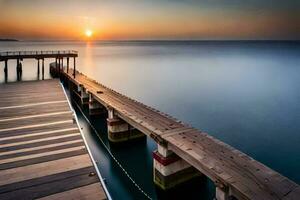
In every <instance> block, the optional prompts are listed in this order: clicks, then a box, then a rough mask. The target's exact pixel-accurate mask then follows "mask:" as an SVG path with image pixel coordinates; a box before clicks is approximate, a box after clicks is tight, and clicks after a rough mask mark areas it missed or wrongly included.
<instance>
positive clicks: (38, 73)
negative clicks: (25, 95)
mask: <svg viewBox="0 0 300 200" xmlns="http://www.w3.org/2000/svg"><path fill="white" fill-rule="evenodd" d="M37 60H38V65H37V77H38V79H40V59H39V58H38V59H37Z"/></svg>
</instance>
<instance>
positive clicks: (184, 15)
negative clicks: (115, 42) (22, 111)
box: [0, 0, 300, 39]
mask: <svg viewBox="0 0 300 200" xmlns="http://www.w3.org/2000/svg"><path fill="white" fill-rule="evenodd" d="M0 8H1V10H0V37H16V38H21V39H34V38H41V39H43V38H50V39H56V38H58V39H59V38H69V39H83V38H84V32H85V30H87V29H90V30H92V31H93V33H94V35H93V37H94V38H95V39H174V38H180V39H299V38H300V0H113V1H110V0H59V1H58V0H0Z"/></svg>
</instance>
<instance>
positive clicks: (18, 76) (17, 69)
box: [16, 59, 20, 81]
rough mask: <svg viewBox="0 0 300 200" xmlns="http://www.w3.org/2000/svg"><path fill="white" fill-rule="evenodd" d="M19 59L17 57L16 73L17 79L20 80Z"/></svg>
mask: <svg viewBox="0 0 300 200" xmlns="http://www.w3.org/2000/svg"><path fill="white" fill-rule="evenodd" d="M19 70H20V60H19V59H17V66H16V73H17V81H20V71H19Z"/></svg>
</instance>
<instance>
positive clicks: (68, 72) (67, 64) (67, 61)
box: [67, 57, 69, 73]
mask: <svg viewBox="0 0 300 200" xmlns="http://www.w3.org/2000/svg"><path fill="white" fill-rule="evenodd" d="M67 73H69V57H67Z"/></svg>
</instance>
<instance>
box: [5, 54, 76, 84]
mask: <svg viewBox="0 0 300 200" xmlns="http://www.w3.org/2000/svg"><path fill="white" fill-rule="evenodd" d="M76 57H78V52H77V51H73V50H64V51H7V52H0V62H1V61H3V62H4V77H5V82H7V80H8V60H16V61H17V62H16V63H17V67H16V73H17V80H18V81H20V80H21V79H22V71H23V67H22V61H23V60H24V59H35V60H37V77H38V79H39V77H40V68H42V72H41V75H42V77H41V78H42V80H44V76H45V62H44V61H45V59H48V58H55V63H56V65H57V66H63V65H64V58H66V64H67V71H68V69H69V65H70V58H73V68H74V69H75V70H76ZM40 61H41V63H40ZM40 65H41V66H40ZM59 69H60V68H59Z"/></svg>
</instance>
